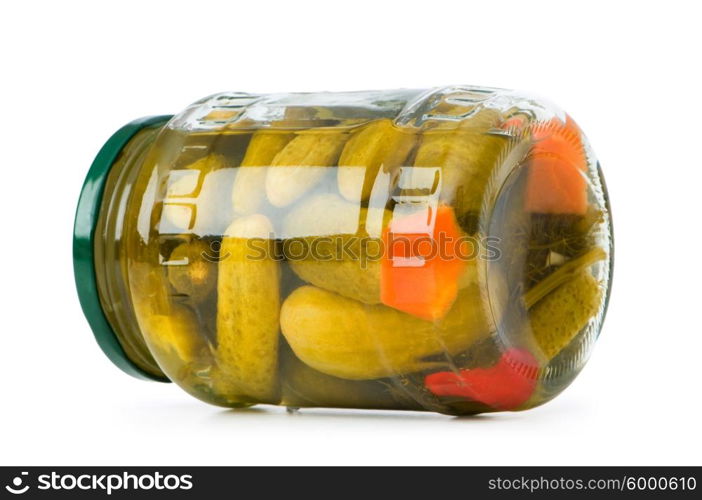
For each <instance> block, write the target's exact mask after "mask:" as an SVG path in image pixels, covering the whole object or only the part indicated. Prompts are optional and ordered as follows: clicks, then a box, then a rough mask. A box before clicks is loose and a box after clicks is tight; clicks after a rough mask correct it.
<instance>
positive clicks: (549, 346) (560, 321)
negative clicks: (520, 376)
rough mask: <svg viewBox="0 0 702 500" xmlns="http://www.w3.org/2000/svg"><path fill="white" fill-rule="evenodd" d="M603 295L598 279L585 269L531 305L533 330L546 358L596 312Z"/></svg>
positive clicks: (570, 337)
mask: <svg viewBox="0 0 702 500" xmlns="http://www.w3.org/2000/svg"><path fill="white" fill-rule="evenodd" d="M601 295H602V291H601V290H600V286H599V284H598V283H597V280H596V279H595V278H594V277H593V276H592V274H590V273H589V272H588V271H582V272H580V273H579V274H578V275H577V276H575V277H574V278H572V279H571V280H569V281H567V282H565V283H564V284H562V285H560V286H559V287H558V288H556V289H555V290H554V291H552V292H551V293H550V294H548V295H546V296H545V297H544V298H543V299H541V300H540V301H539V302H537V303H536V305H535V306H534V307H532V309H531V311H530V314H529V323H530V326H531V334H532V335H533V338H534V340H535V341H536V343H537V345H538V346H539V348H540V349H541V352H542V353H543V354H544V356H545V357H546V358H547V359H552V358H554V357H555V356H556V355H557V354H558V353H559V352H561V350H562V349H563V348H564V347H565V346H567V345H568V344H569V343H570V341H571V340H573V338H575V336H576V335H577V334H578V333H579V332H580V331H581V330H582V329H583V328H584V327H585V325H586V324H587V322H588V321H589V320H590V318H592V317H593V316H594V315H595V314H596V313H597V311H598V309H599V307H600V302H601Z"/></svg>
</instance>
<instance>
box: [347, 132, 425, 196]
mask: <svg viewBox="0 0 702 500" xmlns="http://www.w3.org/2000/svg"><path fill="white" fill-rule="evenodd" d="M415 141H416V135H415V134H413V133H412V132H407V131H402V130H400V129H399V128H397V127H395V126H394V125H393V123H392V121H391V120H388V119H385V120H377V121H374V122H372V123H370V124H369V125H367V126H365V127H363V128H362V129H360V130H359V131H357V132H355V133H354V134H353V135H352V136H351V138H350V139H349V140H348V142H347V143H346V145H345V146H344V150H343V152H342V153H341V158H339V168H338V170H337V182H338V184H339V192H340V193H341V195H342V196H343V197H344V198H346V199H347V200H349V201H354V202H359V201H366V200H368V198H370V195H371V190H372V189H373V185H374V182H375V178H376V176H377V175H378V171H379V170H380V169H381V168H382V169H383V171H384V172H392V171H393V170H395V169H396V168H397V167H399V166H400V165H402V163H403V162H404V161H405V159H406V158H407V156H408V155H409V153H410V151H411V150H412V147H413V146H414V144H415Z"/></svg>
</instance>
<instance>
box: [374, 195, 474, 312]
mask: <svg viewBox="0 0 702 500" xmlns="http://www.w3.org/2000/svg"><path fill="white" fill-rule="evenodd" d="M463 237H464V233H463V232H462V231H461V228H460V227H459V226H458V223H457V222H456V216H455V214H454V211H453V208H451V207H449V206H445V205H441V206H439V207H436V208H432V207H429V208H427V210H422V211H420V212H418V213H415V214H412V215H409V216H405V217H402V218H399V219H395V220H393V221H392V222H391V223H390V225H389V226H388V227H387V228H386V229H385V230H384V231H383V243H384V245H385V255H384V258H383V260H382V263H381V281H380V283H381V289H380V294H381V296H380V299H381V301H382V302H383V303H384V304H385V305H388V306H390V307H393V308H395V309H398V310H400V311H404V312H406V313H408V314H412V315H413V316H417V317H419V318H422V319H426V320H430V321H435V320H438V319H441V318H442V317H443V316H444V315H445V314H446V313H447V312H448V310H449V309H450V308H451V305H452V304H453V302H454V301H455V300H456V295H457V294H458V279H459V277H460V276H461V274H462V273H463V272H464V270H465V266H466V264H467V262H466V258H467V257H468V252H466V251H465V250H466V247H465V246H464V244H465V243H466V241H465V240H464V239H462V238H463Z"/></svg>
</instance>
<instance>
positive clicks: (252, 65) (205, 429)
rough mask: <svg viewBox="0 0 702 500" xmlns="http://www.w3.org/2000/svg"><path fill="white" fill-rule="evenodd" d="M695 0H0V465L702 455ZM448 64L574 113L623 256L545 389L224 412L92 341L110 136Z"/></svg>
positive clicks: (630, 460) (700, 110) (559, 460)
mask: <svg viewBox="0 0 702 500" xmlns="http://www.w3.org/2000/svg"><path fill="white" fill-rule="evenodd" d="M695 4H696V2H688V3H683V2H680V3H678V2H675V1H667V2H656V3H652V4H646V3H645V2H632V3H630V4H626V3H624V2H621V3H620V2H606V3H602V4H598V3H596V2H583V3H581V4H579V5H576V4H575V3H573V2H563V1H560V2H548V3H545V2H536V1H533V2H531V1H530V2H525V1H514V2H512V1H506V0H502V1H500V2H479V3H478V2H476V3H474V4H472V3H470V2H467V1H460V2H445V1H440V0H431V1H424V2H413V1H409V0H405V1H401V2H381V1H380V0H375V1H372V2H363V1H360V0H354V1H347V2H334V1H329V0H327V1H317V2H305V1H302V0H295V1H284V2H276V3H274V2H263V1H251V2H235V1H233V0H232V1H230V2H210V1H205V0H199V1H197V2H182V3H181V2H175V1H169V2H147V1H144V0H140V1H137V2H130V1H126V0H121V1H119V2H113V3H112V4H111V6H109V5H108V4H107V3H105V2H83V3H79V2H74V1H67V0H65V1H61V2H48V1H47V2H34V1H23V2H3V3H2V7H0V51H2V52H1V54H2V58H1V61H0V67H1V68H2V76H1V77H0V91H1V94H0V95H1V99H2V105H1V107H0V113H1V115H0V141H2V150H1V151H2V152H1V154H0V162H1V165H0V168H1V170H0V188H1V190H2V195H1V196H0V204H1V211H0V214H2V232H1V233H0V234H1V236H0V237H1V238H2V245H0V265H2V269H1V274H0V286H1V287H2V288H1V290H2V293H1V294H0V295H1V298H0V311H1V316H0V373H1V376H0V384H1V385H0V389H1V393H0V398H1V400H0V401H1V402H0V463H1V464H3V465H19V464H30V465H32V464H46V465H58V464H125V465H171V464H181V465H186V464H218V465H228V464H480V465H483V464H504V465H508V464H512V465H518V464H587V465H596V464H605V465H606V464H697V465H700V464H701V463H702V460H701V459H700V449H701V448H702V440H701V439H700V424H699V422H700V413H701V412H702V403H701V402H700V399H701V397H702V391H700V382H701V380H700V379H701V377H700V370H702V362H701V358H700V355H701V354H702V316H701V312H702V293H701V286H702V271H701V270H700V262H701V261H702V260H701V259H702V258H701V257H700V248H701V246H700V244H701V243H702V237H701V236H700V219H701V216H702V209H701V203H700V199H701V198H702V192H701V191H700V181H702V153H701V152H700V137H702V104H701V101H700V99H701V97H700V92H701V91H702V77H701V76H700V73H699V71H700V52H701V49H702V35H701V34H700V33H701V28H700V25H699V20H700V18H701V17H702V16H701V15H700V12H698V11H696V9H695ZM452 83H468V84H478V85H487V86H497V87H507V88H517V89H521V90H525V91H531V92H536V93H537V94H539V95H543V96H546V97H547V98H549V99H550V100H552V101H554V102H556V103H557V104H559V105H560V106H561V107H563V108H564V109H566V110H567V111H568V112H570V114H571V115H572V116H573V117H574V118H575V119H576V120H577V121H578V122H579V124H580V125H581V126H582V128H583V129H584V130H585V131H586V133H587V134H588V136H589V138H590V140H591V142H592V145H593V147H594V149H595V151H596V152H597V154H598V156H599V158H600V160H601V162H602V164H603V167H604V169H605V175H606V178H607V181H608V184H609V188H610V194H611V198H612V205H613V212H614V221H615V234H616V237H615V242H616V266H615V267H616V269H615V279H614V290H613V295H612V300H611V307H610V311H609V315H608V318H607V321H606V322H605V326H604V330H603V332H602V336H601V338H600V341H599V343H598V346H597V348H596V350H595V353H594V355H593V357H592V359H591V361H590V363H589V365H588V366H587V367H586V368H585V370H584V371H583V373H582V374H581V376H580V377H579V378H578V379H577V380H576V382H575V383H574V384H573V385H572V386H571V387H570V388H569V389H567V390H566V391H565V393H563V394H562V395H561V396H560V397H559V398H557V399H556V400H554V401H553V402H551V403H550V404H547V405H546V406H543V407H541V408H538V409H535V410H532V411H528V412H523V413H512V414H510V413H506V414H495V415H488V416H480V417H476V418H463V419H456V418H451V417H447V416H442V415H432V414H419V413H416V414H413V413H401V414H394V413H376V412H349V411H336V410H311V411H303V412H302V414H300V415H287V414H286V413H285V411H284V410H282V409H279V408H272V407H261V408H260V409H252V410H248V411H238V412H237V411H225V410H222V409H219V408H215V407H211V406H207V405H205V404H203V403H200V402H198V401H197V400H195V399H193V398H191V397H190V396H188V395H186V394H185V393H184V392H182V391H181V390H179V389H178V388H177V387H175V386H174V385H166V384H158V383H148V382H143V381H139V380H136V379H132V378H130V377H129V376H127V375H124V374H122V373H121V372H120V371H118V370H117V369H116V368H115V367H113V366H112V365H111V363H110V362H109V361H108V360H107V358H105V357H104V355H103V354H102V353H101V352H100V350H99V348H98V346H97V344H96V343H95V342H94V340H93V338H92V334H91V332H90V329H89V328H88V325H87V323H86V321H85V319H84V318H83V315H82V312H81V310H80V306H79V304H78V299H77V297H76V293H75V288H74V284H73V270H72V260H71V259H72V258H71V243H72V240H71V238H72V224H73V212H74V210H75V204H76V201H77V198H78V194H79V191H80V188H81V184H82V182H83V178H84V176H85V174H86V172H87V169H88V167H89V165H90V163H91V161H92V159H93V157H94V155H95V154H96V152H97V151H98V149H99V148H100V147H101V145H102V144H103V143H104V141H105V140H106V139H107V138H108V137H109V136H110V135H111V134H112V133H113V132H114V131H115V130H116V129H117V128H119V127H120V126H122V125H123V124H125V123H127V122H129V121H130V120H132V119H134V118H137V117H140V116H145V115H155V114H168V113H175V112H178V111H179V110H181V109H182V108H183V107H185V106H186V105H187V104H189V103H190V102H192V101H194V100H196V99H198V98H200V97H202V96H205V95H209V94H211V93H214V92H217V91H223V90H243V91H251V92H268V91H292V90H297V91H305V90H307V91H315V90H361V89H376V88H380V89H382V88H393V87H423V86H437V85H445V84H452Z"/></svg>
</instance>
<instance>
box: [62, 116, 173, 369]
mask: <svg viewBox="0 0 702 500" xmlns="http://www.w3.org/2000/svg"><path fill="white" fill-rule="evenodd" d="M171 117H172V116H170V115H160V116H148V117H144V118H139V119H137V120H134V121H131V122H129V123H128V124H126V125H125V126H123V127H122V128H120V129H119V130H118V131H117V132H115V133H114V134H113V135H112V136H111V137H110V138H109V139H108V140H107V142H105V144H104V145H103V146H102V148H101V149H100V151H99V152H98V154H97V156H96V157H95V159H94V160H93V163H92V165H91V166H90V169H89V170H88V173H87V175H86V177H85V181H84V183H83V187H82V189H81V191H80V197H79V199H78V206H77V208H76V215H75V221H74V225H73V274H74V277H75V282H76V289H77V291H78V299H79V300H80V305H81V308H82V309H83V314H84V315H85V317H86V319H87V320H88V323H89V324H90V328H91V330H92V331H93V335H94V336H95V340H97V343H98V345H99V346H100V348H101V349H102V351H103V352H104V353H105V355H107V357H108V358H109V359H110V361H112V363H114V364H115V365H116V366H117V367H118V368H120V369H121V370H122V371H124V372H125V373H128V374H129V375H132V376H134V377H137V378H140V379H144V380H156V381H159V382H169V380H168V379H167V378H165V376H164V377H159V376H157V375H154V374H151V373H148V372H146V371H145V370H143V369H142V368H140V367H139V366H137V364H136V363H134V362H133V361H132V360H131V359H129V357H128V356H127V354H126V352H125V351H124V349H123V348H122V345H121V344H120V343H119V340H118V338H117V335H116V334H115V332H114V330H113V329H112V327H111V326H110V323H109V322H108V320H107V317H106V316H105V312H104V311H103V309H102V305H101V304H100V299H99V295H98V288H97V279H96V276H95V254H94V248H95V247H94V243H95V228H96V225H97V221H98V216H99V213H100V205H101V204H102V197H103V192H104V188H105V182H106V180H107V176H108V174H109V173H110V169H111V168H112V165H113V164H114V162H115V160H116V159H117V157H118V156H119V153H120V152H121V151H122V149H123V148H124V147H125V146H126V144H127V143H128V142H129V141H130V140H131V139H132V138H133V137H134V136H135V135H136V134H137V133H138V132H139V131H140V130H142V129H144V128H146V127H150V126H153V125H162V124H164V123H166V122H167V121H168V120H170V119H171Z"/></svg>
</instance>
